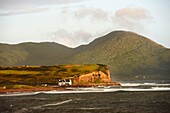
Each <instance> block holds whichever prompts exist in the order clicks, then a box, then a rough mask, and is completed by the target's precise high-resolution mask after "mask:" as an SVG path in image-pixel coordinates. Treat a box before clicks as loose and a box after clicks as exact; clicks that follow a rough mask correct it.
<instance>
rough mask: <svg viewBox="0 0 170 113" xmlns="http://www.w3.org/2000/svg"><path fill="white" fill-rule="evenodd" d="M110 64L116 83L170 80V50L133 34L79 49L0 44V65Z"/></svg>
mask: <svg viewBox="0 0 170 113" xmlns="http://www.w3.org/2000/svg"><path fill="white" fill-rule="evenodd" d="M53 64H106V65H109V68H110V71H111V77H112V80H115V79H117V80H133V79H137V80H138V79H152V80H153V79H156V80H157V79H168V80H170V49H167V48H165V47H163V46H161V45H159V44H157V43H155V42H153V41H152V40H150V39H148V38H146V37H143V36H141V35H138V34H136V33H133V32H126V31H114V32H111V33H109V34H107V35H105V36H103V37H100V38H97V39H95V40H94V41H93V42H91V43H90V44H88V45H82V46H79V47H77V48H68V47H66V46H63V45H60V44H57V43H50V42H43V43H30V42H29V43H21V44H17V45H9V44H0V65H2V66H4V65H6V66H16V65H53Z"/></svg>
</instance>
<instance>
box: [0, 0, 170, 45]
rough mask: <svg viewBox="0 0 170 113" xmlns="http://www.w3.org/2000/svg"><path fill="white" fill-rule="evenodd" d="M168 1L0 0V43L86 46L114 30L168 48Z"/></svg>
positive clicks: (169, 15)
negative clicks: (128, 33) (130, 32)
mask: <svg viewBox="0 0 170 113" xmlns="http://www.w3.org/2000/svg"><path fill="white" fill-rule="evenodd" d="M169 6H170V0H0V43H9V44H18V43H22V42H46V41H48V42H56V43H60V44H62V45H65V46H68V47H73V48H74V47H77V46H79V45H82V44H88V43H90V42H91V41H93V40H94V39H96V38H98V37H101V36H104V35H105V34H108V33H109V32H112V31H115V30H125V31H132V32H135V33H138V34H140V35H143V36H145V37H147V38H149V39H151V40H153V41H155V42H157V43H158V44H161V45H163V46H165V47H167V48H170V31H169V30H170V13H169V11H170V7H169Z"/></svg>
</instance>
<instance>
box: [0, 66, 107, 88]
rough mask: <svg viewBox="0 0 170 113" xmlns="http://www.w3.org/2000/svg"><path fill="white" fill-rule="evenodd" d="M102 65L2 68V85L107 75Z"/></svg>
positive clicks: (33, 84) (43, 82) (52, 81)
mask: <svg viewBox="0 0 170 113" xmlns="http://www.w3.org/2000/svg"><path fill="white" fill-rule="evenodd" d="M107 69H108V67H107V66H106V65H102V64H86V65H54V66H18V67H0V85H1V86H3V85H32V86H35V85H36V86H37V85H42V84H45V83H47V84H57V82H58V79H60V78H68V77H73V76H75V75H77V76H79V75H81V74H86V73H90V72H93V71H102V72H104V73H106V70H107Z"/></svg>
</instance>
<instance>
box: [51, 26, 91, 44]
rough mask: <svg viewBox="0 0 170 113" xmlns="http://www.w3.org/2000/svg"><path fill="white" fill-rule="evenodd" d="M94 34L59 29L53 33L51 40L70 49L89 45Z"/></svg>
mask: <svg viewBox="0 0 170 113" xmlns="http://www.w3.org/2000/svg"><path fill="white" fill-rule="evenodd" d="M92 37H93V36H92V34H91V33H88V32H86V31H84V30H78V31H74V32H69V31H68V30H65V29H59V30H57V31H56V32H54V33H52V38H51V40H53V41H55V42H57V43H60V44H63V45H67V46H68V47H77V46H79V45H80V44H87V43H89V42H90V41H91V38H92Z"/></svg>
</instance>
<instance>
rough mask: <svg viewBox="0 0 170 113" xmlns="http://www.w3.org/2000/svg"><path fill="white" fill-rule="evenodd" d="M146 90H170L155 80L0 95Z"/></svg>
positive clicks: (169, 85) (164, 84) (167, 86)
mask: <svg viewBox="0 0 170 113" xmlns="http://www.w3.org/2000/svg"><path fill="white" fill-rule="evenodd" d="M118 91H119V92H127V91H128V92H139V91H141V92H147V91H170V84H169V83H156V82H152V83H151V82H145V83H130V82H127V83H125V82H123V83H121V86H120V87H113V86H107V87H105V86H99V87H88V88H87V87H85V88H82V87H80V88H75V87H74V88H72V87H69V88H67V89H66V90H65V91H57V90H53V91H40V92H30V93H19V92H16V93H8V94H0V96H25V95H37V94H41V93H43V94H67V93H96V92H118Z"/></svg>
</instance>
